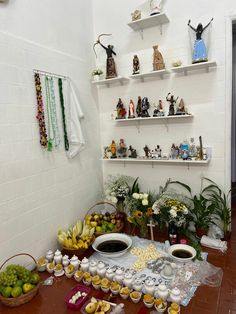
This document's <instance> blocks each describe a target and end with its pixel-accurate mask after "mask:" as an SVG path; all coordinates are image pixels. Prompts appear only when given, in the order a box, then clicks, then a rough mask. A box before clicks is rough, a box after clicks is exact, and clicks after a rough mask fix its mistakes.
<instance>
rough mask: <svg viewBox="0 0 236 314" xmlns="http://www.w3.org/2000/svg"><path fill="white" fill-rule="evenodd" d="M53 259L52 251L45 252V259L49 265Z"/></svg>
mask: <svg viewBox="0 0 236 314" xmlns="http://www.w3.org/2000/svg"><path fill="white" fill-rule="evenodd" d="M53 257H54V253H53V251H51V250H49V251H47V254H46V259H47V260H48V262H49V263H51V262H52V261H53Z"/></svg>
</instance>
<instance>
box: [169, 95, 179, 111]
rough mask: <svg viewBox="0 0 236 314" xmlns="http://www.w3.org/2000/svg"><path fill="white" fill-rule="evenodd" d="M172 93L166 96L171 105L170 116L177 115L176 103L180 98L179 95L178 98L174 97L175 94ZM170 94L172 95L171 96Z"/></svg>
mask: <svg viewBox="0 0 236 314" xmlns="http://www.w3.org/2000/svg"><path fill="white" fill-rule="evenodd" d="M170 95H171V93H168V94H167V96H166V100H167V101H168V102H169V103H170V106H169V114H168V115H169V116H174V115H175V104H176V102H177V100H178V98H179V97H177V98H176V99H174V95H171V96H170ZM169 96H170V97H169Z"/></svg>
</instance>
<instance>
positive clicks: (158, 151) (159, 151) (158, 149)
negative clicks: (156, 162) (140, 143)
mask: <svg viewBox="0 0 236 314" xmlns="http://www.w3.org/2000/svg"><path fill="white" fill-rule="evenodd" d="M155 151H156V153H157V158H158V159H160V158H161V148H160V145H157V148H155Z"/></svg>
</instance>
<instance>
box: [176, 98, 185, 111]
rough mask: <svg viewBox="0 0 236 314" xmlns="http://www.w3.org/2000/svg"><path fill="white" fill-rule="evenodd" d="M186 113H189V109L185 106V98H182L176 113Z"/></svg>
mask: <svg viewBox="0 0 236 314" xmlns="http://www.w3.org/2000/svg"><path fill="white" fill-rule="evenodd" d="M185 114H187V110H186V108H185V103H184V100H183V98H181V100H180V103H179V106H178V108H177V110H176V115H185Z"/></svg>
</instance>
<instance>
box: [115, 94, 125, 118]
mask: <svg viewBox="0 0 236 314" xmlns="http://www.w3.org/2000/svg"><path fill="white" fill-rule="evenodd" d="M116 111H117V117H116V119H125V116H126V110H125V107H124V104H123V102H122V100H121V98H119V100H118V103H117V105H116Z"/></svg>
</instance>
